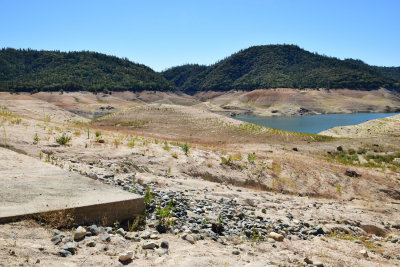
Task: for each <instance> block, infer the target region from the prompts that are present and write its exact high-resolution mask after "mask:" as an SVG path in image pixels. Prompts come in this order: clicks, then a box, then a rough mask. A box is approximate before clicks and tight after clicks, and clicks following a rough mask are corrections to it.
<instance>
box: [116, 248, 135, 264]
mask: <svg viewBox="0 0 400 267" xmlns="http://www.w3.org/2000/svg"><path fill="white" fill-rule="evenodd" d="M132 258H133V251H125V252H123V253H121V254H119V257H118V260H119V261H121V262H125V261H128V260H131V259H132Z"/></svg>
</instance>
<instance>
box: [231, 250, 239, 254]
mask: <svg viewBox="0 0 400 267" xmlns="http://www.w3.org/2000/svg"><path fill="white" fill-rule="evenodd" d="M232 254H233V255H239V254H240V251H239V250H234V251H232Z"/></svg>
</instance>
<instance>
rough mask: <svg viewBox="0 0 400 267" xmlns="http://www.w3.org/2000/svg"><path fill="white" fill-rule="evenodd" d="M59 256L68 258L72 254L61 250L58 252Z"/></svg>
mask: <svg viewBox="0 0 400 267" xmlns="http://www.w3.org/2000/svg"><path fill="white" fill-rule="evenodd" d="M58 254H59V255H60V256H61V257H67V256H69V255H72V253H71V252H69V251H68V250H65V249H61V250H60V251H58Z"/></svg>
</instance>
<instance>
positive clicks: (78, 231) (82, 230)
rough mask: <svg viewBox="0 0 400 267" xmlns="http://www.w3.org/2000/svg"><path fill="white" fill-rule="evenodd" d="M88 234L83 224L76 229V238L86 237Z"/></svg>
mask: <svg viewBox="0 0 400 267" xmlns="http://www.w3.org/2000/svg"><path fill="white" fill-rule="evenodd" d="M85 236H86V229H85V228H83V227H82V226H79V227H78V228H77V229H76V230H75V231H74V240H81V239H83V238H85Z"/></svg>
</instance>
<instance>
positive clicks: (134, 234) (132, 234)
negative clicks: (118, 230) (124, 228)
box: [125, 232, 139, 240]
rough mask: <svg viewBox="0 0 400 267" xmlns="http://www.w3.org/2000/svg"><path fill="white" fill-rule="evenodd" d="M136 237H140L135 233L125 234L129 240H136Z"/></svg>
mask: <svg viewBox="0 0 400 267" xmlns="http://www.w3.org/2000/svg"><path fill="white" fill-rule="evenodd" d="M135 237H139V235H138V234H137V233H135V232H128V233H126V234H125V238H126V239H128V240H134V239H135Z"/></svg>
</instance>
